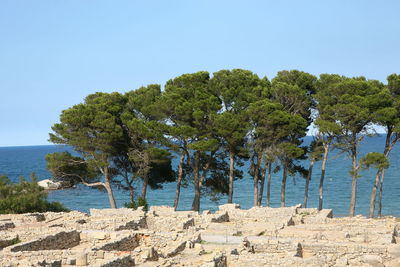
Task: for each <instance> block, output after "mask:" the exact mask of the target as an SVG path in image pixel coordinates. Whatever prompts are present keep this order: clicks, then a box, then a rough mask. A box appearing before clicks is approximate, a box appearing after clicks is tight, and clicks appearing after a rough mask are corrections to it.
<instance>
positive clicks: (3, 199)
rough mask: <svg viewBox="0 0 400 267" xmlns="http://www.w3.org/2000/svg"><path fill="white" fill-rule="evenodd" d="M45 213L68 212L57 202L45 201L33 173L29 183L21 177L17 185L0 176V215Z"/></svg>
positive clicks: (44, 196)
mask: <svg viewBox="0 0 400 267" xmlns="http://www.w3.org/2000/svg"><path fill="white" fill-rule="evenodd" d="M46 211H54V212H61V211H68V210H67V209H66V208H65V207H64V206H63V205H62V204H61V203H59V202H49V201H47V192H45V191H44V189H43V188H41V187H40V186H39V185H38V184H37V177H36V175H35V174H34V173H32V176H31V182H28V181H26V180H25V178H24V177H21V178H20V181H19V183H17V184H14V183H12V182H11V181H10V179H8V178H7V177H6V176H0V214H6V213H28V212H46Z"/></svg>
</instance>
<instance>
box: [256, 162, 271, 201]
mask: <svg viewBox="0 0 400 267" xmlns="http://www.w3.org/2000/svg"><path fill="white" fill-rule="evenodd" d="M267 165H269V162H265V167H264V170H263V173H262V176H261V181H260V191H259V194H258V203H257V206H261V202H262V198H263V195H264V184H265V176H267V170H268V168H267Z"/></svg>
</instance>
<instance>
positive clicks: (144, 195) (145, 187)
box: [141, 174, 149, 199]
mask: <svg viewBox="0 0 400 267" xmlns="http://www.w3.org/2000/svg"><path fill="white" fill-rule="evenodd" d="M148 184H149V174H146V175H145V176H144V179H143V186H142V194H141V197H142V198H143V199H146V193H147V186H148Z"/></svg>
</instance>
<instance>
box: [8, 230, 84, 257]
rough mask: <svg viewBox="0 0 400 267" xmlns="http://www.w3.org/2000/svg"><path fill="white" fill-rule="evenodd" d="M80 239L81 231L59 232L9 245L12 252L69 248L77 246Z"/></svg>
mask: <svg viewBox="0 0 400 267" xmlns="http://www.w3.org/2000/svg"><path fill="white" fill-rule="evenodd" d="M80 240H81V239H80V233H79V232H77V231H70V232H59V233H57V234H55V235H48V236H46V237H43V238H40V239H38V240H34V241H28V242H23V243H20V244H17V245H14V246H12V247H9V249H10V251H12V252H18V251H37V250H57V249H68V248H72V247H75V246H77V245H78V244H79V242H80Z"/></svg>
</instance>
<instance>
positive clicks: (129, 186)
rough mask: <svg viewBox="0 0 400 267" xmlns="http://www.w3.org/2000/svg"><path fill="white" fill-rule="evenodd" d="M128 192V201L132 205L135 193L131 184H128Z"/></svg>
mask: <svg viewBox="0 0 400 267" xmlns="http://www.w3.org/2000/svg"><path fill="white" fill-rule="evenodd" d="M128 190H129V199H130V200H131V203H133V202H134V201H135V191H134V189H133V186H132V185H131V184H128Z"/></svg>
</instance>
